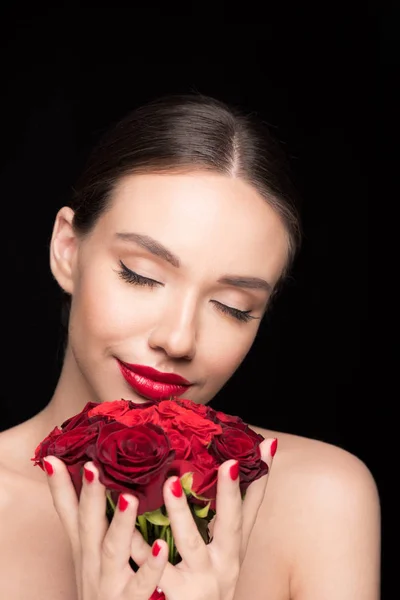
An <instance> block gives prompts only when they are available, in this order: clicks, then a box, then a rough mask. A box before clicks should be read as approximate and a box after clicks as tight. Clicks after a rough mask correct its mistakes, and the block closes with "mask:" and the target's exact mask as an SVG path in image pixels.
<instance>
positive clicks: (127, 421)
mask: <svg viewBox="0 0 400 600" xmlns="http://www.w3.org/2000/svg"><path fill="white" fill-rule="evenodd" d="M115 420H116V421H118V422H119V423H123V424H124V425H127V427H133V425H144V424H145V423H153V425H159V424H160V422H161V419H160V416H159V414H158V412H157V407H156V405H151V406H149V407H148V408H142V409H141V410H137V409H133V410H128V411H127V412H126V413H124V414H123V415H120V416H117V417H115Z"/></svg>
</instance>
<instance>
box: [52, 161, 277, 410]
mask: <svg viewBox="0 0 400 600" xmlns="http://www.w3.org/2000/svg"><path fill="white" fill-rule="evenodd" d="M63 214H65V215H68V213H63V209H62V210H61V211H60V213H59V215H58V217H57V219H58V224H57V222H56V226H55V230H54V233H53V240H52V246H53V254H54V255H55V256H58V257H60V256H62V260H63V261H64V262H65V261H69V267H70V274H69V275H68V276H66V275H65V266H63V267H62V269H64V271H63V272H64V275H63V276H62V277H60V274H59V268H60V267H59V266H58V264H57V261H59V260H61V259H60V258H56V259H55V261H54V259H53V263H52V268H53V273H54V274H55V276H56V278H57V279H58V281H59V282H60V283H61V285H62V286H63V287H64V289H66V291H68V292H70V293H71V295H72V305H71V314H70V331H69V347H68V351H67V356H66V362H67V363H68V373H69V376H70V377H72V379H73V380H74V385H75V389H76V385H77V384H78V389H79V387H81V389H82V390H85V395H86V397H85V398H84V401H89V400H92V401H95V402H104V401H109V400H115V399H119V398H125V399H131V400H134V401H139V402H140V401H145V400H146V399H147V398H154V397H156V396H157V397H158V398H164V397H171V394H172V395H181V396H182V397H184V398H189V399H191V400H193V401H195V402H198V403H203V404H204V403H206V402H208V401H210V400H211V399H212V398H213V397H214V396H215V394H216V393H217V392H218V391H219V390H220V389H221V387H222V386H223V385H224V384H225V382H226V381H227V380H228V379H229V378H230V377H231V375H232V374H233V373H234V371H235V370H236V369H237V368H238V366H239V365H240V363H241V362H242V361H243V359H244V357H245V356H246V354H247V352H248V350H249V349H250V347H251V345H252V343H253V341H254V338H255V336H256V333H257V330H258V327H259V325H260V320H261V318H262V316H263V313H264V311H265V308H266V305H267V303H268V299H269V297H270V295H271V291H272V289H273V287H274V285H275V284H276V282H277V281H278V279H279V277H280V275H281V273H282V270H283V269H284V267H285V264H286V260H287V253H288V238H287V233H286V230H285V227H284V226H283V224H282V222H281V220H280V217H279V216H277V214H276V213H275V212H274V211H273V209H272V208H271V207H270V206H269V205H268V204H267V202H266V201H265V200H264V199H263V198H262V197H261V196H260V195H259V194H258V192H257V191H256V190H255V189H254V188H253V187H251V186H250V185H249V184H247V183H246V182H244V181H242V180H240V179H235V178H231V177H227V176H223V175H219V174H211V173H209V172H200V171H195V172H191V173H188V174H168V175H160V174H146V175H132V176H128V177H126V178H125V179H123V180H121V182H120V183H119V185H118V187H117V189H116V191H115V194H114V196H113V200H112V201H111V204H110V207H109V209H108V210H107V211H105V212H104V213H103V214H102V216H101V217H100V219H99V220H98V222H97V224H96V226H95V227H94V229H93V231H92V232H91V233H90V234H89V235H87V236H84V237H83V238H76V237H75V238H74V237H73V234H72V233H71V231H72V230H71V227H70V223H68V218H67V219H63V218H62V215H63ZM68 228H69V229H68ZM67 230H69V232H70V234H69V235H70V237H68V234H67ZM67 238H68V240H69V241H68V244H67V243H66V241H65V240H66V239H67ZM71 240H72V241H71ZM66 277H67V279H66ZM68 277H69V279H68ZM126 363H128V364H129V365H135V366H134V367H131V368H129V367H126ZM124 365H125V366H124ZM137 365H140V366H141V367H152V368H153V369H157V370H158V371H161V372H162V373H168V374H170V373H173V374H179V375H180V376H181V377H183V378H184V379H185V380H186V381H187V382H189V383H190V385H188V386H183V387H179V386H178V387H171V384H168V383H169V382H168V381H166V380H168V378H167V377H165V375H164V376H163V375H162V376H160V377H157V376H156V375H154V373H153V372H150V375H149V373H148V372H146V371H142V369H141V367H140V366H139V367H138V366H137ZM154 378H155V379H161V380H164V381H161V382H159V383H158V384H157V383H155V379H154ZM82 400H83V399H82Z"/></svg>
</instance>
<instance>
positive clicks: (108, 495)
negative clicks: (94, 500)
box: [106, 492, 115, 513]
mask: <svg viewBox="0 0 400 600" xmlns="http://www.w3.org/2000/svg"><path fill="white" fill-rule="evenodd" d="M106 496H107V500H108V502H109V503H110V506H111V508H112V511H113V513H114V512H115V504H114V502H113V499H112V498H111V492H106Z"/></svg>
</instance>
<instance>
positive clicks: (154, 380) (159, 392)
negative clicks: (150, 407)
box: [117, 359, 191, 400]
mask: <svg viewBox="0 0 400 600" xmlns="http://www.w3.org/2000/svg"><path fill="white" fill-rule="evenodd" d="M117 362H118V366H119V368H120V371H121V373H122V376H123V377H124V379H125V381H126V382H127V383H128V384H129V385H130V386H131V387H132V388H133V389H134V390H135V392H137V393H138V394H139V395H140V396H143V397H144V398H147V399H150V400H167V399H168V398H171V397H173V396H181V395H182V394H184V393H185V392H186V391H187V390H188V388H189V387H190V385H191V383H190V381H187V379H184V378H183V377H181V376H180V375H175V374H174V373H162V372H161V371H157V369H153V368H152V367H146V366H144V365H132V364H129V363H125V362H123V361H121V360H118V359H117Z"/></svg>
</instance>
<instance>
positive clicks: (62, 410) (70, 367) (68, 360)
mask: <svg viewBox="0 0 400 600" xmlns="http://www.w3.org/2000/svg"><path fill="white" fill-rule="evenodd" d="M87 402H99V400H98V398H93V395H92V394H91V393H90V391H89V386H88V385H87V383H86V380H85V379H84V377H83V376H82V373H81V372H80V370H79V367H78V365H77V363H76V361H75V358H74V356H73V354H72V351H71V349H70V347H67V350H66V353H65V358H64V363H63V367H62V370H61V374H60V377H59V379H58V383H57V386H56V389H55V391H54V394H53V397H52V399H51V400H50V402H49V404H48V405H47V406H46V407H45V408H44V409H43V410H42V411H41V413H39V414H38V415H37V417H39V416H40V419H41V421H42V423H43V424H45V425H46V427H48V428H49V431H50V430H51V429H52V428H53V427H55V426H56V425H58V426H60V425H61V424H62V423H63V422H64V421H65V420H66V419H68V418H69V417H72V416H73V415H75V414H76V413H78V412H80V411H81V410H82V408H83V407H84V406H85V404H87Z"/></svg>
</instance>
